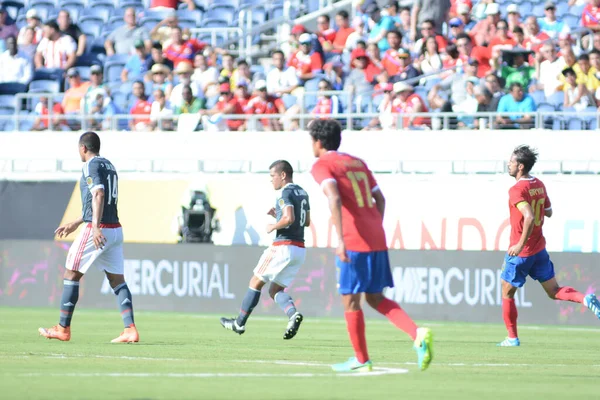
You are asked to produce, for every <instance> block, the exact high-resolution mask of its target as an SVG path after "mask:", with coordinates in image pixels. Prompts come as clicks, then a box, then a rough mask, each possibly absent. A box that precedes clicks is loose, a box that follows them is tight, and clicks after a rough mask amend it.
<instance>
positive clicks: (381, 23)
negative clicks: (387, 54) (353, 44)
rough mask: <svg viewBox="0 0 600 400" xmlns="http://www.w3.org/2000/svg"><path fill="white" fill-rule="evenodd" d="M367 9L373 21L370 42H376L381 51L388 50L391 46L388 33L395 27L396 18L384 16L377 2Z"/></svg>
mask: <svg viewBox="0 0 600 400" xmlns="http://www.w3.org/2000/svg"><path fill="white" fill-rule="evenodd" d="M417 1H419V0H417ZM365 11H366V13H367V14H369V15H370V20H371V21H372V26H371V27H370V30H369V39H368V43H373V44H376V45H377V46H378V47H379V50H380V51H386V50H387V49H389V48H390V46H389V44H388V41H387V39H386V37H387V33H388V32H389V31H391V30H393V29H394V20H393V19H392V18H390V17H388V16H382V15H381V10H380V9H379V6H378V5H377V3H370V4H369V5H368V6H367V7H366V10H365Z"/></svg>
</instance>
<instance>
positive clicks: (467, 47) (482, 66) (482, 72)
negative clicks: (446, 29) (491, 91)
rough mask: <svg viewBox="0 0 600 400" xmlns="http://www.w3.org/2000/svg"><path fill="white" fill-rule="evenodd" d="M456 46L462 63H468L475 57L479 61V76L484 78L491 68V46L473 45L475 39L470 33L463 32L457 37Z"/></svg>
mask: <svg viewBox="0 0 600 400" xmlns="http://www.w3.org/2000/svg"><path fill="white" fill-rule="evenodd" d="M456 47H457V48H458V53H459V56H458V58H459V60H460V61H461V62H462V64H466V63H467V62H468V61H469V58H474V59H476V60H477V61H478V62H479V69H478V70H477V77H478V78H483V77H484V76H486V75H487V73H488V72H489V71H490V70H491V67H490V50H489V48H487V47H483V46H473V40H472V39H471V36H469V35H468V34H466V33H461V34H459V35H458V36H457V37H456Z"/></svg>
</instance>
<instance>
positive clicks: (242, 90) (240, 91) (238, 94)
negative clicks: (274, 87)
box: [230, 81, 250, 109]
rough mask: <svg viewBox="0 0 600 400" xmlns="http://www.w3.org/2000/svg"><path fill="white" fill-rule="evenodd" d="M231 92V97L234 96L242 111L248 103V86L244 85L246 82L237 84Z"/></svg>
mask: <svg viewBox="0 0 600 400" xmlns="http://www.w3.org/2000/svg"><path fill="white" fill-rule="evenodd" d="M230 86H231V84H230ZM232 90H233V95H234V96H235V99H236V100H237V102H238V103H239V105H240V106H241V107H242V109H245V108H246V106H247V105H248V102H249V101H250V91H249V89H248V84H247V83H246V81H241V82H238V85H237V86H236V88H235V89H232Z"/></svg>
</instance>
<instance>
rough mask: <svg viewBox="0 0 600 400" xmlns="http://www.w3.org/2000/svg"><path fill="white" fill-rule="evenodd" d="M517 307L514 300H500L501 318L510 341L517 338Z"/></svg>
mask: <svg viewBox="0 0 600 400" xmlns="http://www.w3.org/2000/svg"><path fill="white" fill-rule="evenodd" d="M518 315H519V313H518V312H517V306H516V305H515V299H502V316H503V317H504V325H506V330H507V331H508V337H509V338H511V339H514V338H518V337H519V335H517V316H518Z"/></svg>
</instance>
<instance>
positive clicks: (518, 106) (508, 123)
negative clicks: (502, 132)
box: [496, 82, 536, 129]
mask: <svg viewBox="0 0 600 400" xmlns="http://www.w3.org/2000/svg"><path fill="white" fill-rule="evenodd" d="M535 110H536V107H535V103H534V101H533V99H532V98H531V96H529V95H528V94H525V91H524V89H523V86H522V85H521V84H520V83H519V82H513V83H512V84H511V85H510V87H509V93H508V94H505V95H504V96H502V98H501V99H500V103H499V104H498V110H497V111H498V113H522V114H511V115H509V116H506V115H498V116H496V122H497V123H498V125H499V128H503V129H514V128H521V129H531V128H533V126H534V125H533V124H534V120H533V116H532V115H531V114H528V115H526V114H525V113H533V112H535Z"/></svg>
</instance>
